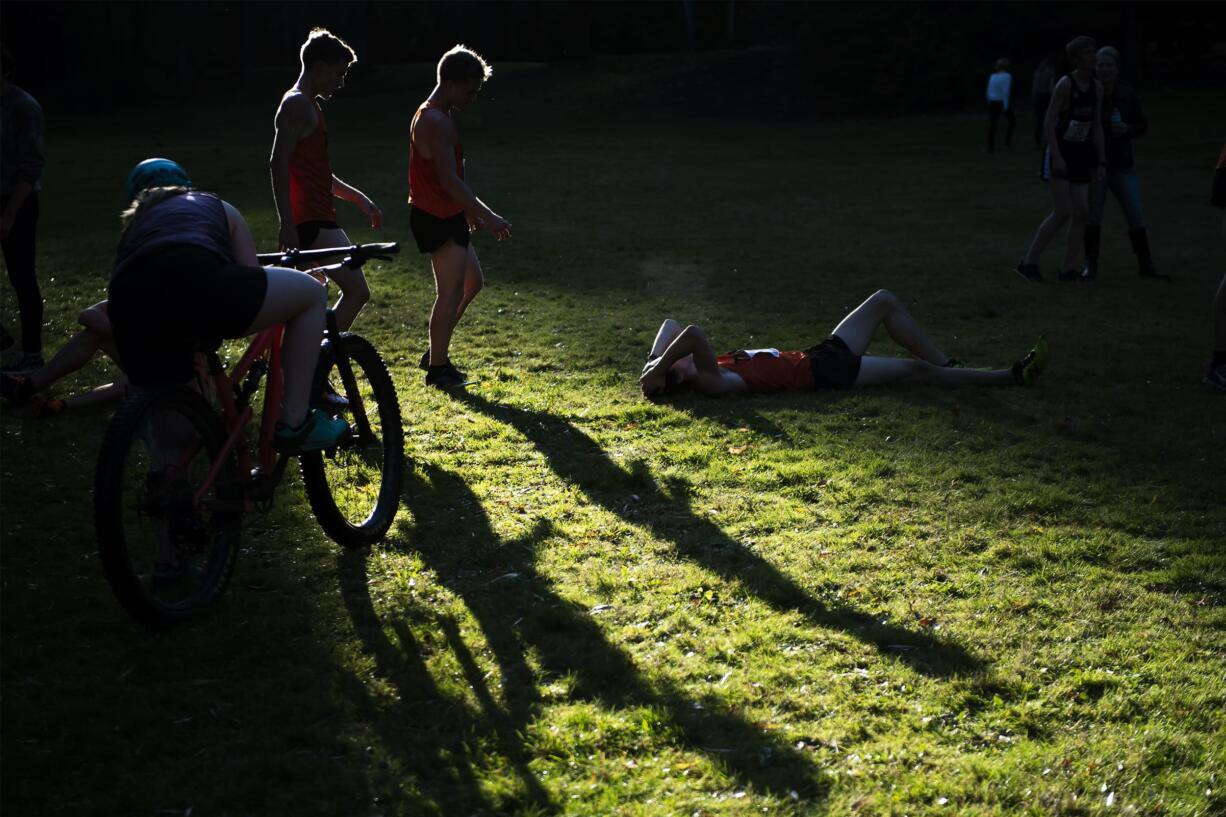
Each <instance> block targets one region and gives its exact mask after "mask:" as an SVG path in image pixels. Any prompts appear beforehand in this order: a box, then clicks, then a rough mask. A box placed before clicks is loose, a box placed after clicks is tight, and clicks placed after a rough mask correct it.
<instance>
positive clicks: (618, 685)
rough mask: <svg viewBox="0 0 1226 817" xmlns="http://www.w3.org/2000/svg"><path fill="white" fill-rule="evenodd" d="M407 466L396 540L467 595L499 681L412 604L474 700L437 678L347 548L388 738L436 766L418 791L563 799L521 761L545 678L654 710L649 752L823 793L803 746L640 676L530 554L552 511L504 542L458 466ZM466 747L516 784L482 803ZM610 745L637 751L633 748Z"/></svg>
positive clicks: (348, 591)
mask: <svg viewBox="0 0 1226 817" xmlns="http://www.w3.org/2000/svg"><path fill="white" fill-rule="evenodd" d="M415 476H416V475H415V474H414V475H410V477H409V479H408V480H407V481H406V486H405V499H406V503H407V504H408V505H409V507H410V509H411V510H412V513H413V518H414V524H413V526H412V528H410V529H409V530H408V531H407V532H405V533H404V534H402V535H401V536H398V539H400V540H401V541H404V543H405V546H406V547H412V548H413V549H414V550H416V551H417V552H418V553H420V554H421V557H422V559H423V561H424V562H425V564H426V566H427V567H428V568H430V569H431V570H432V571H433V572H434V574H435V575H436V576H437V577H438V580H439V582H440V583H441V584H442V585H443V586H444V587H446V588H447V589H448V590H450V591H451V592H452V593H454V594H455V595H456V596H457V597H458V598H459V599H461V600H462V601H463V603H464V605H465V607H466V608H467V610H468V612H469V613H470V614H471V615H472V617H473V619H474V620H475V621H476V623H477V625H478V626H479V627H480V629H481V633H482V636H483V637H484V639H485V642H486V645H487V647H488V650H489V652H490V653H491V654H492V656H493V659H494V661H495V662H496V663H497V665H498V673H497V676H498V683H499V685H500V689H501V695H496V694H495V693H494V691H493V690H491V689H490V687H489V683H488V681H487V679H488V678H489V677H490V674H489V673H483V672H482V669H481V667H480V665H479V664H478V662H477V660H476V659H475V658H474V657H473V654H472V651H471V650H470V649H469V647H468V645H467V644H466V643H465V640H464V638H463V637H462V634H461V633H460V630H459V627H458V626H457V624H456V622H455V620H454V619H453V618H452V617H451V616H449V615H447V614H445V613H439V612H437V611H434V610H422V609H417V610H415V611H411V616H412V617H413V618H419V619H420V621H419V622H418V623H419V624H420V625H421V626H426V627H437V628H439V629H440V630H441V631H442V633H443V639H444V640H445V642H446V645H447V647H448V648H449V649H450V650H451V651H452V653H453V654H454V656H455V657H456V659H457V661H458V663H459V664H460V666H461V668H462V672H463V675H464V681H465V682H466V683H467V684H468V686H469V687H471V689H472V691H473V694H474V697H475V698H476V699H477V701H478V706H477V708H476V709H474V708H473V707H471V706H470V705H468V704H466V703H464V702H463V701H461V700H458V699H456V698H455V697H453V696H448V695H447V694H446V693H444V692H443V691H442V690H440V688H439V685H438V684H437V683H435V681H434V680H433V678H432V677H431V674H430V671H429V668H428V667H427V665H426V661H425V658H424V654H423V648H422V646H421V644H420V641H419V639H417V638H416V637H415V636H414V635H413V630H412V628H411V627H410V625H409V623H408V622H407V621H406V620H405V618H404V617H399V618H396V617H393V616H389V615H387V614H384V615H380V613H379V611H377V610H376V607H375V602H374V600H373V599H372V597H371V594H370V585H369V575H368V570H367V559H368V558H369V555H370V554H369V552H367V551H353V552H347V553H344V554H342V556H341V558H340V574H341V577H342V588H343V592H344V598H345V604H346V606H347V608H348V610H349V614H350V617H351V619H352V620H353V622H354V630H355V632H356V633H357V635H358V636H359V638H360V639H361V640H362V642H363V644H364V646H365V649H366V651H367V652H368V654H369V655H371V656H372V657H373V659H374V662H375V665H376V671H377V673H378V675H379V676H380V677H381V678H383V679H384V680H385V681H386V682H387V683H389V684H391V685H392V686H393V687H394V688H395V690H396V692H397V695H398V697H399V700H400V709H399V711H398V712H395V713H392V714H390V715H389V714H388V713H383V714H382V715H381V717H379V718H376V719H373V720H374V721H375V722H377V723H378V724H379V727H380V729H382V730H383V731H384V738H385V741H386V743H387V744H388V745H389V746H395V745H396V744H397V742H400V743H401V744H402V745H403V742H404V741H406V740H411V741H414V744H413V745H412V746H404V752H405V754H406V758H405V759H406V761H407V763H406V765H410V766H411V765H416V764H423V763H424V764H426V765H428V766H430V767H432V768H431V774H430V775H428V776H427V775H422V776H421V777H420V778H419V779H418V780H416V781H415V784H416V786H417V787H418V788H420V790H421V791H420V797H421V799H422V801H423V802H431V803H435V804H440V805H442V806H443V812H444V813H460V810H462V811H463V813H469V812H471V811H472V810H473V808H474V807H478V806H484V807H487V808H491V809H493V810H495V811H497V812H498V813H505V812H506V811H508V810H514V809H515V808H518V807H520V806H531V807H534V808H537V809H540V810H543V811H546V812H556V811H559V810H560V806H559V804H557V803H556V802H554V801H553V799H552V798H551V796H550V794H549V792H548V791H546V790H545V788H544V787H543V786H542V785H541V783H540V781H539V780H538V779H537V777H536V775H535V774H534V773H533V772H532V770H531V768H530V767H529V762H530V760H531V759H532V757H533V756H534V750H533V749H531V748H530V747H527V746H525V745H524V741H525V739H526V735H527V734H528V733H529V732H530V731H531V727H532V725H533V724H534V722H535V721H536V719H537V718H538V716H539V715H540V714H541V711H542V709H543V708H544V707H545V706H547V705H548V702H549V701H548V700H547V697H546V696H547V695H549V696H552V698H553V699H555V700H556V699H557V698H558V695H559V693H557V692H556V691H555V692H548V693H547V692H546V690H547V688H550V687H551V686H553V687H555V688H556V687H561V688H562V689H564V692H563V693H561V694H563V695H564V696H565V701H564V702H574V701H586V702H594V703H598V704H599V705H600V706H601V707H602V708H603V709H605V710H625V709H630V708H636V709H643V710H650V711H652V712H657V713H661V714H662V716H663V717H662V720H663V723H661V724H660V725H659V727H658V729H657V730H656V731H655V732H653V734H652V736H645V737H644V738H643V739H644V740H650V741H651V742H652V743H651V744H650V745H648V746H645V747H643V748H642V749H641V751H642V752H644V753H647V754H651V753H654V752H655V751H658V748H659V747H658V743H659V742H661V741H665V742H669V743H671V744H675V745H679V746H681V747H684V748H685V749H687V750H689V751H693V752H696V753H700V754H704V755H706V756H707V757H708V758H710V759H711V761H712V762H713V763H714V764H715V765H716V766H718V767H719V768H721V769H722V770H723V771H724V772H725V773H726V774H728V775H729V776H730V777H731V778H733V779H734V781H735V784H736V785H738V786H752V787H753V788H755V789H756V790H758V791H759V792H763V793H767V794H770V795H773V796H775V797H780V798H787V797H790V796H791V793H792V792H796V794H797V795H798V796H801V797H804V798H806V799H821V798H824V797H825V795H826V792H827V791H828V789H829V784H828V782H827V780H826V778H825V776H824V775H823V774H822V772H821V770H820V769H819V768H818V767H817V766H816V765H815V764H814V762H813V761H812V760H811V759H810V757H809V756H808V755H807V754H805V753H803V752H801V751H798V750H796V749H794V748H793V747H792V746H791V745H790V744H789V743H788V742H786V739H784V738H782V737H781V738H775V737H772V736H769V735H767V734H766V733H764V732H763V731H762V730H761V729H759V728H758V727H756V726H755V725H754V724H752V723H750V722H749V721H747V720H745V719H744V718H743V717H742V716H740V715H738V714H737V713H735V712H733V711H730V710H729V709H728V708H727V706H726V705H725V704H722V703H721V702H719V701H718V700H703V701H699V700H695V699H694V698H692V697H689V696H687V694H686V693H685V692H684V691H683V690H681V689H679V688H678V687H676V686H675V685H674V684H672V683H671V682H669V681H668V680H666V679H662V678H656V679H650V680H649V679H647V678H645V677H644V676H643V675H642V674H641V673H640V672H639V670H638V668H637V667H636V666H635V664H634V661H633V660H632V659H631V658H630V656H628V655H627V654H626V653H625V652H623V651H622V650H621V649H620V648H618V647H617V646H616V645H614V644H613V643H612V642H610V641H609V640H608V638H607V637H606V636H605V633H604V631H603V630H602V629H601V627H600V626H599V625H598V624H597V622H596V620H595V619H594V618H593V615H592V613H590V612H589V611H587V610H585V609H582V608H580V607H577V606H576V605H575V604H574V603H572V602H571V601H568V600H567V599H565V598H563V597H562V596H560V595H559V594H558V593H557V592H556V591H555V590H554V588H553V582H552V580H551V579H550V578H549V577H548V576H546V575H544V574H542V573H541V572H539V571H538V570H537V566H536V562H537V551H538V548H539V547H540V543H541V542H542V541H543V540H544V539H545V538H547V537H548V536H549V535H550V534H551V533H552V527H551V526H550V524H549V523H548V522H545V521H538V522H537V524H536V525H535V527H533V529H532V530H530V531H529V532H528V533H526V534H525V535H524V536H522V537H520V538H518V539H515V540H511V541H507V540H503V539H501V538H500V537H499V536H498V535H497V533H495V532H494V530H493V528H492V526H491V525H490V521H489V518H488V516H487V515H486V514H485V512H484V510H483V509H482V506H481V503H480V500H479V499H478V498H477V497H476V496H475V495H474V494H473V493H472V491H471V489H470V488H469V487H468V486H467V485H466V484H465V483H464V481H463V480H462V479H461V478H460V477H459V476H457V475H456V474H453V473H451V472H448V471H445V470H441V469H437V468H432V467H427V468H425V478H424V479H420V478H414V477H415ZM386 627H390V628H391V629H392V630H393V631H394V633H395V635H396V639H395V641H396V642H398V644H397V643H394V642H393V640H392V639H391V638H389V636H388V634H387V632H386V631H385V628H386ZM359 686H360V685H359ZM366 695H367V696H368V693H366ZM499 699H501V703H500V701H499ZM422 741H426V742H430V743H431V744H432V745H430V746H429V747H428V748H426V749H425V750H424V751H422V750H421V749H420V748H417V747H418V746H419V745H420V744H421V742H422ZM473 745H486V746H492V747H493V751H495V752H496V753H497V754H499V755H501V756H502V757H503V758H505V760H506V761H507V765H508V766H509V767H510V768H511V769H513V770H514V773H515V775H516V777H517V778H518V780H519V785H518V788H517V790H516V791H515V793H514V794H510V795H505V796H504V799H503V800H502V801H501V802H497V803H491V802H489V799H490V798H489V795H487V794H485V793H484V792H483V788H482V786H481V785H480V781H479V780H478V779H477V774H476V772H474V767H475V765H476V764H478V763H488V762H489V760H490V758H489V757H470V754H471V749H470V747H471V746H473ZM487 751H488V750H487ZM619 751H625V752H626V753H628V754H631V755H633V754H634V753H635V751H636V748H635V747H633V746H631V747H625V748H621V749H619Z"/></svg>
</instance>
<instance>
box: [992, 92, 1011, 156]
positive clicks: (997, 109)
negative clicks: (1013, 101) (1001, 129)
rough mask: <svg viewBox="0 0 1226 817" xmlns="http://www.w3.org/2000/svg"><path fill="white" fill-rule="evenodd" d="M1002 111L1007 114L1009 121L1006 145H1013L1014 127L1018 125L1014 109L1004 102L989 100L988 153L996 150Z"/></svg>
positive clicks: (1006, 119) (1007, 120) (1006, 117)
mask: <svg viewBox="0 0 1226 817" xmlns="http://www.w3.org/2000/svg"><path fill="white" fill-rule="evenodd" d="M1002 113H1003V114H1004V116H1005V121H1006V122H1008V123H1009V127H1008V128H1007V129H1006V130H1005V147H1011V146H1012V145H1013V128H1014V126H1016V125H1017V119H1016V118H1015V117H1014V116H1013V109H1012V108H1006V107H1005V104H1004V103H1003V102H989V103H988V153H991V152H992V151H994V150H996V123H997V121H998V120H999V119H1000V117H1001V114H1002Z"/></svg>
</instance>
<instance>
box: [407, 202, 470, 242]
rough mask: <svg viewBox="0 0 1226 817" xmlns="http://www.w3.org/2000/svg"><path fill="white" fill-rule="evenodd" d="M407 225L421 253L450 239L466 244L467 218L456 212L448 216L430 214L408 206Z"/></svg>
mask: <svg viewBox="0 0 1226 817" xmlns="http://www.w3.org/2000/svg"><path fill="white" fill-rule="evenodd" d="M409 227H410V228H411V229H412V230H413V239H414V240H415V241H416V242H417V249H418V250H419V251H420V252H422V253H432V252H434V251H435V250H437V249H438V248H439V247H441V246H443V245H444V244H446V243H447V239H451V240H452V241H454V242H455V243H456V244H457V245H458V246H461V247H467V246H468V219H466V218H465V217H464V214H463V213H462V212H461V213H456V214H455V215H454V216H451V217H450V218H439V217H438V216H432V215H430V214H429V213H427V212H426V211H425V210H423V209H421V208H420V207H410V208H409Z"/></svg>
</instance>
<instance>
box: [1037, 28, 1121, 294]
mask: <svg viewBox="0 0 1226 817" xmlns="http://www.w3.org/2000/svg"><path fill="white" fill-rule="evenodd" d="M1097 48H1098V43H1096V42H1094V40H1093V39H1091V38H1089V37H1074V38H1073V39H1072V40H1071V41H1070V42H1069V44H1068V45H1067V46H1065V49H1064V50H1065V53H1066V54H1067V55H1068V58H1069V60H1070V62H1072V64H1073V70H1072V72H1071V73H1069V74H1068V75H1066V76H1063V77H1061V78H1060V81H1059V82H1057V83H1056V88H1055V90H1054V91H1053V93H1052V98H1051V104H1050V105H1048V106H1047V118H1046V119H1045V120H1044V132H1045V133H1046V134H1047V150H1048V152H1049V154H1050V158H1051V199H1052V211H1051V213H1050V214H1049V215H1048V216H1047V218H1045V219H1043V223H1042V224H1040V225H1039V229H1038V231H1037V232H1036V233H1035V236H1034V240H1033V241H1032V242H1031V243H1030V249H1029V250H1027V251H1026V257H1025V258H1023V259H1022V261H1021V263H1020V264H1018V265H1017V267H1016V271H1017V274H1018V275H1020V276H1022V277H1023V278H1025V279H1026V280H1028V281H1033V282H1035V283H1039V282H1041V281H1042V280H1043V276H1042V274H1040V272H1039V256H1040V255H1042V253H1043V250H1044V249H1046V248H1047V245H1048V244H1049V243H1050V242H1051V240H1052V238H1053V237H1054V236H1055V235H1056V233H1057V232H1058V231H1059V230H1060V228H1061V227H1063V226H1064V225H1065V224H1066V223H1067V224H1068V234H1067V236H1066V238H1065V245H1064V259H1063V261H1062V262H1061V265H1060V270H1059V276H1058V277H1059V279H1060V280H1061V281H1076V280H1077V278H1078V275H1079V273H1080V271H1081V265H1080V263H1079V258H1080V256H1081V249H1082V244H1083V242H1084V239H1085V225H1086V218H1087V212H1088V209H1089V195H1090V182H1091V180H1092V179H1095V178H1098V179H1101V178H1103V177H1104V175H1105V173H1106V169H1107V154H1106V147H1105V146H1104V144H1103V127H1102V118H1101V116H1100V111H1101V106H1102V98H1103V93H1102V91H1103V89H1102V86H1101V85H1100V84H1099V82H1098V80H1096V79H1094V66H1095V62H1096V61H1097V56H1096V54H1095V51H1096V49H1097Z"/></svg>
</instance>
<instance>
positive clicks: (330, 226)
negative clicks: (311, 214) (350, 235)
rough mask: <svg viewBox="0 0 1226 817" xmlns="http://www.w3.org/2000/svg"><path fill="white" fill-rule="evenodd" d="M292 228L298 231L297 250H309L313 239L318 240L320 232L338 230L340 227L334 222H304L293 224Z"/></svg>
mask: <svg viewBox="0 0 1226 817" xmlns="http://www.w3.org/2000/svg"><path fill="white" fill-rule="evenodd" d="M294 228H295V229H296V230H298V249H300V250H309V249H311V245H312V244H314V243H315V239H317V238H319V233H320V231H322V230H339V229H340V228H341V225H339V224H337V223H336V222H335V221H304V222H302V223H301V224H295V225H294Z"/></svg>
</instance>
